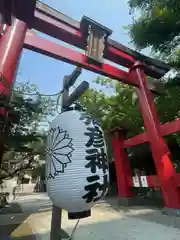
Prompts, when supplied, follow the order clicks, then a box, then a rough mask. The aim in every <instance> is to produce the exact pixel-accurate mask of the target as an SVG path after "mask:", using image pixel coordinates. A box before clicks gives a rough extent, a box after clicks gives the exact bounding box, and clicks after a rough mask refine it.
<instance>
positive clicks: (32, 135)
mask: <svg viewBox="0 0 180 240" xmlns="http://www.w3.org/2000/svg"><path fill="white" fill-rule="evenodd" d="M33 92H35V94H34V95H33V94H32V93H33ZM1 104H2V105H1V107H2V106H4V102H2V101H1ZM54 106H55V104H54V101H53V100H52V99H51V98H50V97H46V96H42V95H40V94H39V93H38V89H37V87H36V86H34V85H31V84H30V83H29V82H27V83H25V84H22V83H21V84H16V86H15V88H14V91H13V96H12V99H11V101H10V104H8V105H7V106H6V107H8V111H9V117H8V118H7V119H2V120H3V121H2V124H1V126H4V123H5V124H6V126H7V128H6V131H5V133H4V134H5V135H6V137H5V138H4V136H3V135H2V134H1V137H3V139H1V141H3V142H4V156H3V162H2V163H1V167H0V180H2V179H4V178H7V177H12V176H14V175H16V174H18V173H19V172H21V171H24V170H25V169H28V168H32V167H33V166H34V165H36V164H37V157H40V156H42V155H43V154H44V153H45V141H46V130H45V129H44V128H43V124H44V122H48V117H49V116H50V115H52V114H54V110H55V108H54ZM1 109H2V108H1ZM42 158H44V156H43V157H42ZM38 159H39V158H38ZM40 159H41V157H40Z"/></svg>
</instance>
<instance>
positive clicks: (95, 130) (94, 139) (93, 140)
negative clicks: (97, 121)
mask: <svg viewBox="0 0 180 240" xmlns="http://www.w3.org/2000/svg"><path fill="white" fill-rule="evenodd" d="M84 135H86V136H88V137H89V140H88V142H87V143H86V147H91V146H93V147H94V148H101V147H104V138H103V133H102V131H101V130H100V128H99V127H98V126H93V127H88V128H87V132H85V133H84Z"/></svg>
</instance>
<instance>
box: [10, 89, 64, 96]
mask: <svg viewBox="0 0 180 240" xmlns="http://www.w3.org/2000/svg"><path fill="white" fill-rule="evenodd" d="M63 91H64V89H63V90H61V91H59V92H57V93H52V94H42V93H39V92H36V93H21V92H20V91H18V90H15V89H13V92H16V93H19V94H22V95H23V96H42V97H54V96H58V95H59V94H62V92H63Z"/></svg>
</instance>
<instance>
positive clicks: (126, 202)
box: [118, 198, 134, 207]
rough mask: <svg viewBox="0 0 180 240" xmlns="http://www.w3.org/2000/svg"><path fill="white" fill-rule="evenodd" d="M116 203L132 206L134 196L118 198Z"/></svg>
mask: <svg viewBox="0 0 180 240" xmlns="http://www.w3.org/2000/svg"><path fill="white" fill-rule="evenodd" d="M118 204H119V205H120V206H124V207H126V206H132V205H134V198H119V199H118Z"/></svg>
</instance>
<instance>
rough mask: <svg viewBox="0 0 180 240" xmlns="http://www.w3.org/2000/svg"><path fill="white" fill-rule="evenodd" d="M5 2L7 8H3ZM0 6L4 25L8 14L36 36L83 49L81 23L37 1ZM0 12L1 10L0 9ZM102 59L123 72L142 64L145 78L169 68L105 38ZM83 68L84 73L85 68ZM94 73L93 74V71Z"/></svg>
mask: <svg viewBox="0 0 180 240" xmlns="http://www.w3.org/2000/svg"><path fill="white" fill-rule="evenodd" d="M7 2H8V3H9V4H7ZM10 2H11V3H10ZM4 3H6V4H4V9H3V14H4V16H5V17H4V23H6V24H10V23H9V22H8V21H6V19H10V18H9V17H8V16H9V15H8V14H10V12H11V14H12V13H13V15H15V16H16V17H17V18H19V19H20V20H23V21H25V22H27V23H28V24H29V28H33V29H36V30H38V31H40V32H43V33H45V34H48V35H50V36H52V37H55V38H57V39H60V40H62V41H64V42H66V43H69V44H71V45H73V46H76V47H78V48H80V49H83V50H85V49H86V44H85V40H86V39H85V37H84V35H83V32H82V28H81V25H82V21H81V22H77V21H75V20H73V19H71V18H69V17H68V16H65V15H64V14H62V13H60V12H58V11H56V10H55V9H53V8H51V7H49V6H48V5H46V4H43V3H41V2H39V1H38V2H36V0H26V1H21V0H14V1H13V0H4ZM12 3H13V6H14V7H13V8H12V9H9V8H8V7H9V6H12ZM13 9H15V10H13ZM0 10H1V6H0ZM83 19H84V18H83ZM88 21H90V23H91V24H92V20H88ZM93 23H95V24H96V25H98V23H96V22H93ZM101 27H103V26H101ZM103 28H105V27H103ZM109 31H110V30H109ZM109 33H110V32H109ZM27 42H28V41H27ZM27 42H25V47H27V48H29V49H31V48H30V44H29V42H28V43H27ZM44 43H45V42H44ZM28 44H29V45H28ZM34 48H35V47H34ZM32 50H34V49H33V47H32ZM36 50H37V49H36ZM39 52H42V50H39ZM49 55H50V54H49ZM103 57H104V58H105V59H107V60H110V61H112V62H114V63H117V64H120V65H121V66H124V67H127V68H130V67H131V66H132V65H133V64H134V63H135V62H136V61H141V62H143V63H144V64H145V72H146V74H147V75H148V76H151V77H153V78H157V79H159V78H161V77H163V76H164V75H165V74H166V73H167V72H168V71H169V70H170V67H169V66H168V65H167V64H165V63H163V62H161V61H158V60H155V59H152V58H149V57H146V56H144V55H142V54H140V53H138V52H136V51H133V50H131V49H129V48H127V47H125V46H124V45H122V44H120V43H118V42H115V41H114V40H112V39H110V38H108V37H107V40H106V47H105V49H104V56H103ZM61 58H62V57H61ZM62 59H63V58H62ZM63 60H64V59H63ZM67 62H68V61H67ZM72 63H74V62H73V61H72ZM77 65H78V63H77ZM86 68H87V69H88V67H86ZM94 68H97V67H94ZM89 69H91V68H89ZM94 71H96V69H95V70H94ZM96 72H100V73H101V71H99V70H98V71H96ZM112 77H113V75H112ZM129 84H130V83H129ZM133 85H136V84H133Z"/></svg>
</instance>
